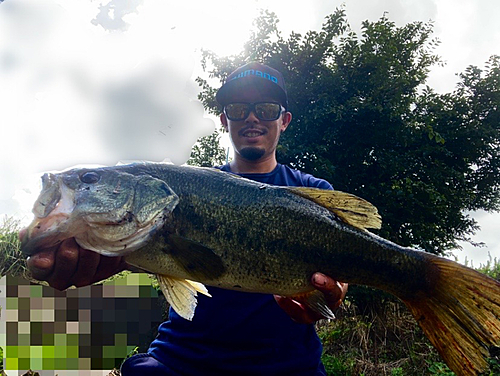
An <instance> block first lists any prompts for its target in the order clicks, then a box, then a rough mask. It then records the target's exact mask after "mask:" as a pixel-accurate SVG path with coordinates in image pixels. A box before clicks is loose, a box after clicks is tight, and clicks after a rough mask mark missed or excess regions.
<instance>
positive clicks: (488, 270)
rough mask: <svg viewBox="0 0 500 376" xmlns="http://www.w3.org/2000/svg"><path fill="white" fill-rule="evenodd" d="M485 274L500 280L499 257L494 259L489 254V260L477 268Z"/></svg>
mask: <svg viewBox="0 0 500 376" xmlns="http://www.w3.org/2000/svg"><path fill="white" fill-rule="evenodd" d="M477 270H478V271H480V272H481V273H483V274H486V275H487V276H489V277H491V278H494V279H496V280H499V281H500V263H499V262H498V260H497V258H496V257H495V258H494V259H493V258H492V257H491V255H489V260H488V261H487V262H486V264H484V265H480V266H479V268H477Z"/></svg>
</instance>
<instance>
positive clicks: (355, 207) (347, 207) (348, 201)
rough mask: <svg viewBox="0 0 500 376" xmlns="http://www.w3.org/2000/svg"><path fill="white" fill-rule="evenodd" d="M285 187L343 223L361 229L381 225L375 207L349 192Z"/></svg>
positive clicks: (380, 219)
mask: <svg viewBox="0 0 500 376" xmlns="http://www.w3.org/2000/svg"><path fill="white" fill-rule="evenodd" d="M287 189H288V190H290V191H292V192H294V193H295V194H297V195H299V196H302V197H304V198H306V199H308V200H311V201H313V202H315V203H316V204H318V205H321V206H323V207H324V208H326V209H328V210H329V211H331V212H332V213H333V214H335V215H336V216H337V217H339V218H340V219H341V220H342V221H344V222H345V223H347V224H349V225H351V226H354V227H357V228H359V229H361V230H366V229H367V228H374V229H379V228H380V227H381V226H382V218H381V217H380V214H378V211H377V208H376V207H375V206H373V205H372V204H370V203H369V202H368V201H366V200H364V199H362V198H360V197H357V196H355V195H352V194H350V193H345V192H341V191H332V190H328V189H318V188H305V187H288V188H287Z"/></svg>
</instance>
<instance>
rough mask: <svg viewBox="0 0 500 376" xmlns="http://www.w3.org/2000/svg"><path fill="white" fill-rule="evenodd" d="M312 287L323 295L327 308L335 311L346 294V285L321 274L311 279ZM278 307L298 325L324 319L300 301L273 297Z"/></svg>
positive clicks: (314, 275) (316, 274)
mask: <svg viewBox="0 0 500 376" xmlns="http://www.w3.org/2000/svg"><path fill="white" fill-rule="evenodd" d="M311 283H312V285H313V286H314V287H315V288H316V289H317V290H319V291H321V292H322V293H323V294H324V295H325V299H326V301H327V303H328V306H329V307H330V309H331V310H332V311H335V310H336V309H337V308H338V307H339V306H340V305H341V304H342V301H343V300H344V298H345V295H346V294H347V283H342V282H337V281H335V280H334V279H332V278H330V277H328V276H326V275H324V274H322V273H314V274H313V276H312V278H311ZM274 298H275V299H276V302H277V303H278V305H279V306H280V307H281V308H282V309H283V310H284V311H285V312H286V313H288V314H289V315H290V317H291V318H292V319H293V320H294V321H296V322H298V323H300V324H313V323H315V322H316V321H318V320H321V319H324V317H323V316H322V315H321V314H320V313H318V312H315V311H313V310H312V309H310V308H309V307H307V306H306V305H305V304H303V302H301V301H300V300H294V299H291V298H287V297H283V296H278V295H275V296H274Z"/></svg>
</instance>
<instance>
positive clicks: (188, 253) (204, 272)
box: [167, 234, 226, 280]
mask: <svg viewBox="0 0 500 376" xmlns="http://www.w3.org/2000/svg"><path fill="white" fill-rule="evenodd" d="M168 241H169V245H170V247H169V249H168V251H167V252H168V253H169V255H170V256H171V257H172V258H173V259H174V260H175V261H176V262H177V263H178V264H179V265H180V266H181V267H182V268H183V269H184V270H185V271H186V272H187V273H188V274H189V276H191V277H192V278H193V279H196V280H206V279H211V280H213V279H216V278H218V277H220V276H221V275H222V274H223V273H224V272H225V270H226V268H225V266H224V264H223V262H222V259H221V258H220V257H219V256H218V255H216V254H215V253H214V251H212V250H211V249H210V248H207V247H205V246H204V245H203V244H200V243H197V242H194V241H192V240H189V239H186V238H183V237H182V236H179V235H175V234H172V235H169V237H168Z"/></svg>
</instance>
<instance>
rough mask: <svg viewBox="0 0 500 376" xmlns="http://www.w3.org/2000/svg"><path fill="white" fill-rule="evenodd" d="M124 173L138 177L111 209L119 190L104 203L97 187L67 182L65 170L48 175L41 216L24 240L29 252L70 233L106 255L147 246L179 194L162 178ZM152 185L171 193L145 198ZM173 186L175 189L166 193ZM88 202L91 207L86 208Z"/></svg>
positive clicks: (44, 179)
mask: <svg viewBox="0 0 500 376" xmlns="http://www.w3.org/2000/svg"><path fill="white" fill-rule="evenodd" d="M122 176H123V179H129V180H131V181H132V183H131V184H130V189H129V190H127V191H126V193H125V195H124V197H123V203H122V204H120V206H118V207H114V208H109V210H108V209H106V208H105V209H103V203H106V202H109V201H110V200H111V201H115V197H114V196H113V195H114V194H115V193H116V194H118V190H115V191H113V192H110V193H109V194H108V196H103V200H104V201H102V202H101V201H99V197H98V196H97V198H96V196H94V197H93V198H92V196H91V195H92V194H93V193H92V192H91V191H92V190H88V189H85V188H83V189H80V188H78V189H76V190H75V189H73V188H70V186H71V185H70V186H67V185H66V184H65V177H64V176H63V175H59V174H57V175H54V174H45V175H44V176H43V177H42V183H43V186H42V192H41V193H40V196H39V198H38V199H37V201H36V202H35V205H34V207H33V214H34V215H35V218H34V220H33V221H32V223H31V224H30V225H29V227H28V229H27V231H26V233H25V235H24V236H23V238H22V240H21V251H22V252H23V254H24V255H26V256H32V255H34V254H36V253H38V252H40V251H42V250H43V249H49V248H52V247H55V246H57V245H58V244H59V243H61V242H62V241H63V240H65V239H69V238H75V240H76V242H77V243H78V245H79V246H80V247H82V248H84V249H88V250H91V251H94V252H97V253H100V254H102V255H106V256H123V255H125V254H127V253H130V252H133V251H135V250H137V249H139V248H141V247H142V246H144V244H145V243H146V242H147V240H149V238H150V237H151V236H152V234H154V233H155V232H156V230H157V229H159V228H161V227H162V226H163V225H164V223H165V221H166V220H167V219H168V218H169V216H168V213H170V212H171V210H173V208H174V207H175V206H176V204H177V202H178V197H177V195H176V194H175V192H173V191H171V190H169V187H168V186H167V185H166V184H165V183H164V182H161V181H159V180H158V179H154V178H148V177H134V176H132V175H128V174H122ZM152 187H153V188H152ZM147 189H157V190H160V189H161V193H162V194H164V196H165V197H163V196H162V197H161V199H160V200H158V201H159V202H149V201H147V200H145V199H144V197H149V196H148V195H147V194H145V192H146V191H145V190H147ZM167 190H168V193H169V194H165V192H167ZM97 191H99V190H96V192H94V194H96V193H97ZM102 191H104V192H106V189H102ZM138 192H139V193H138ZM146 193H147V192H146ZM110 195H111V197H110ZM93 199H94V200H97V201H96V202H97V203H96V204H95V206H92V205H91V204H89V203H92V202H93ZM106 200H107V201H106ZM86 204H87V208H86V209H85V208H84V209H82V206H84V207H85V206H86ZM89 207H90V209H89ZM94 209H95V210H94Z"/></svg>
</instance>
